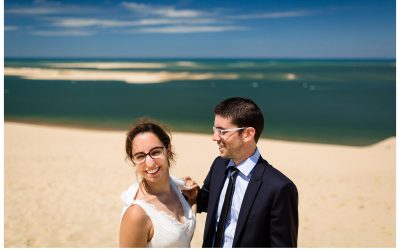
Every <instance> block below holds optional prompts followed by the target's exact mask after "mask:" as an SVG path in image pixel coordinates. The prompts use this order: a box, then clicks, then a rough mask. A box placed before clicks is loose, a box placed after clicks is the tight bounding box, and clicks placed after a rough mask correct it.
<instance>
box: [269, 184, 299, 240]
mask: <svg viewBox="0 0 400 250" xmlns="http://www.w3.org/2000/svg"><path fill="white" fill-rule="evenodd" d="M297 208H298V193H297V188H296V186H295V184H294V183H293V182H288V183H286V184H285V185H284V186H282V187H281V188H280V190H278V192H277V193H276V196H275V198H274V201H273V204H272V211H271V221H270V223H271V225H270V239H271V247H297V233H298V227H299V219H298V209H297Z"/></svg>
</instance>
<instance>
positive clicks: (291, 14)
mask: <svg viewBox="0 0 400 250" xmlns="http://www.w3.org/2000/svg"><path fill="white" fill-rule="evenodd" d="M311 14H312V12H311V11H306V10H301V11H284V12H269V13H257V14H248V15H236V16H230V17H228V18H230V19H273V18H289V17H301V16H309V15H311Z"/></svg>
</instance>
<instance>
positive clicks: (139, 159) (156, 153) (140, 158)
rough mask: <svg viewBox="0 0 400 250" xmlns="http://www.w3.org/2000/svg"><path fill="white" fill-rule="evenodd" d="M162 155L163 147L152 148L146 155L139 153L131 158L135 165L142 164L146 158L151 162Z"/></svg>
mask: <svg viewBox="0 0 400 250" xmlns="http://www.w3.org/2000/svg"><path fill="white" fill-rule="evenodd" d="M163 155H164V147H154V148H152V149H151V150H150V151H149V152H148V153H147V154H145V153H143V152H140V153H136V154H134V155H133V156H132V161H133V163H135V164H136V165H139V164H142V163H143V162H145V161H146V157H147V156H150V157H151V158H152V159H153V160H154V159H158V158H160V157H161V156H163Z"/></svg>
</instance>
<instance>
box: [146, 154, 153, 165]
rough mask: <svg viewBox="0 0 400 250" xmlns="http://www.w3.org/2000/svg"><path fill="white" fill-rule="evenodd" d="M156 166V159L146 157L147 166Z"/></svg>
mask: <svg viewBox="0 0 400 250" xmlns="http://www.w3.org/2000/svg"><path fill="white" fill-rule="evenodd" d="M153 165H154V159H153V158H151V157H150V155H146V166H148V167H151V166H153Z"/></svg>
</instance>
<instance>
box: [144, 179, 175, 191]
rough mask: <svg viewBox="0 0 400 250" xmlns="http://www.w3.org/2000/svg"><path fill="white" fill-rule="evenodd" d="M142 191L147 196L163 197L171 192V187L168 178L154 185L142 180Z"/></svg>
mask: <svg viewBox="0 0 400 250" xmlns="http://www.w3.org/2000/svg"><path fill="white" fill-rule="evenodd" d="M142 185H143V187H144V190H145V192H146V193H147V194H149V195H163V194H169V193H170V192H171V185H170V183H169V177H168V178H165V179H163V180H160V181H158V182H156V183H149V182H147V181H146V180H145V179H143V180H142Z"/></svg>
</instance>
